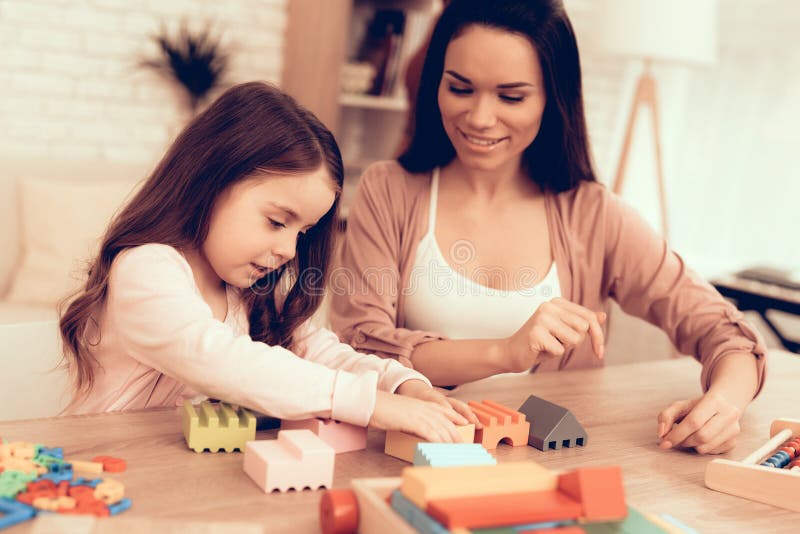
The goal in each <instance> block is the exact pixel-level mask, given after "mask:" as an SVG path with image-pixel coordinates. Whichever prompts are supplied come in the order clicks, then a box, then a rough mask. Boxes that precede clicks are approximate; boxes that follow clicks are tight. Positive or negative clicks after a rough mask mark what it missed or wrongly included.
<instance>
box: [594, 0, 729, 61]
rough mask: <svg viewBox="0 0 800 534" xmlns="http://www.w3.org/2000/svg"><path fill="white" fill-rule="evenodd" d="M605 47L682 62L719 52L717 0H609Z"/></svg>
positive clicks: (705, 58)
mask: <svg viewBox="0 0 800 534" xmlns="http://www.w3.org/2000/svg"><path fill="white" fill-rule="evenodd" d="M601 24H602V32H601V38H600V39H601V43H602V46H603V47H604V48H605V49H606V50H608V51H609V52H611V53H613V54H621V55H627V56H633V57H637V58H647V59H654V60H662V61H675V62H680V63H711V62H713V61H714V60H715V59H716V55H717V2H716V0H606V1H605V3H604V5H603V18H602V20H601Z"/></svg>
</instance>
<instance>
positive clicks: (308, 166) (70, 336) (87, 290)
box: [60, 82, 343, 399]
mask: <svg viewBox="0 0 800 534" xmlns="http://www.w3.org/2000/svg"><path fill="white" fill-rule="evenodd" d="M323 165H324V166H325V168H326V169H327V171H328V173H329V174H330V176H331V178H332V180H333V181H335V187H336V191H337V193H336V200H335V201H334V204H333V206H332V207H331V209H330V210H329V211H328V213H326V214H325V216H323V217H322V219H320V220H319V222H318V223H317V224H316V225H315V226H314V227H313V228H311V229H310V230H309V231H308V232H306V234H305V235H304V236H303V237H301V238H300V239H299V240H298V244H297V253H296V255H295V258H294V259H293V260H292V261H291V262H289V263H288V264H286V265H284V266H283V267H281V268H280V269H277V270H275V271H273V272H271V273H270V274H269V275H267V276H266V277H265V278H262V279H261V280H258V281H257V282H256V283H255V284H254V285H253V286H252V287H251V290H249V291H245V292H243V297H244V300H245V302H246V304H247V306H248V310H249V318H250V336H251V337H252V338H253V339H254V340H256V341H263V342H265V343H267V344H270V345H282V346H284V347H286V348H289V347H290V346H291V344H292V333H293V332H294V330H295V329H296V328H297V327H298V326H299V325H300V324H301V323H302V322H303V321H305V320H306V319H308V318H309V317H311V315H313V314H314V312H315V311H316V310H317V308H318V307H319V305H320V303H321V301H322V297H323V291H324V286H325V283H326V281H327V278H328V269H329V266H330V258H331V253H332V249H333V240H334V235H335V233H334V232H335V230H336V227H335V224H336V217H337V210H338V204H339V195H340V191H341V187H342V178H343V170H342V158H341V155H340V153H339V148H338V147H337V145H336V141H335V140H334V138H333V135H332V134H331V133H330V131H328V129H327V128H326V127H325V126H323V124H322V123H321V122H320V121H319V120H318V119H317V118H316V117H315V116H314V115H313V114H312V113H311V112H309V111H307V110H305V109H304V108H302V107H301V106H299V105H298V104H297V103H296V102H295V101H294V100H293V99H292V98H291V97H289V96H287V95H286V94H284V93H282V92H281V91H279V90H278V89H276V88H274V87H272V86H270V85H268V84H265V83H261V82H251V83H245V84H241V85H237V86H235V87H232V88H231V89H229V90H228V91H226V92H225V93H224V94H222V95H221V96H220V97H219V98H218V99H217V100H216V101H215V102H214V103H213V104H211V106H210V107H209V108H208V109H207V110H206V111H204V112H203V113H201V114H200V115H198V116H197V117H195V118H194V119H193V120H192V122H191V123H190V124H189V125H188V126H186V128H185V129H184V130H183V132H181V134H180V135H179V136H178V138H177V139H176V140H175V142H174V143H173V144H172V146H171V147H170V148H169V150H168V151H167V153H166V155H165V156H164V157H163V159H162V160H161V162H160V163H159V164H158V166H157V167H156V169H155V171H153V173H152V174H151V175H150V177H149V178H148V179H147V181H146V182H145V183H144V184H143V186H142V188H141V190H140V191H139V192H138V193H137V194H136V195H135V196H134V197H133V199H132V200H131V201H130V203H128V205H127V206H126V207H125V208H124V209H123V210H122V211H121V212H120V213H119V214H118V215H117V216H116V217H115V218H114V220H113V221H112V223H111V225H110V227H109V228H108V230H107V231H106V233H105V236H104V237H103V240H102V244H101V248H100V252H99V254H98V256H97V257H96V258H94V259H93V261H92V262H91V263H90V266H89V271H88V280H87V281H86V284H85V286H84V287H83V288H82V290H81V291H80V292H79V293H78V294H77V295H76V296H75V297H73V299H72V300H71V301H70V302H69V303H68V306H67V307H66V311H65V312H64V313H63V314H62V316H61V321H60V328H61V336H62V339H63V342H64V357H65V360H66V363H67V366H68V367H69V369H70V372H71V373H72V375H73V380H74V383H75V390H76V396H75V398H76V399H77V398H79V397H80V395H82V394H85V393H87V392H88V391H90V390H91V388H92V385H93V382H94V363H95V362H94V359H93V357H92V355H91V347H92V346H93V344H96V340H94V339H93V340H92V341H91V342H90V340H89V339H88V338H89V337H90V336H89V335H88V334H87V326H89V325H90V324H94V323H95V322H96V320H97V318H96V313H97V312H98V310H99V309H100V307H101V305H102V303H103V301H104V300H105V297H106V293H107V290H108V280H109V272H110V270H111V265H112V263H113V262H114V258H116V257H117V255H118V254H119V253H120V252H122V251H124V250H125V249H128V248H131V247H136V246H139V245H144V244H147V243H161V244H166V245H170V246H172V247H175V248H176V249H180V250H186V249H189V250H191V249H196V248H199V247H200V246H201V245H202V243H203V242H204V241H205V239H206V236H207V235H208V229H209V220H210V217H211V212H212V208H213V206H214V203H215V201H216V199H217V198H218V197H219V195H220V193H222V192H223V191H224V190H225V189H226V188H228V187H230V186H231V185H233V184H235V183H236V182H238V181H240V180H243V179H245V178H247V177H249V176H252V175H253V174H257V173H261V172H265V173H276V174H282V175H286V174H298V173H304V172H312V171H315V170H317V169H319V168H320V166H323ZM282 283H284V284H285V285H288V286H289V289H288V292H287V293H286V295H285V300H283V304H282V306H281V305H279V304H277V303H276V297H278V299H279V301H280V300H281V298H280V290H279V287H281V284H282ZM276 291H278V294H277V295H276ZM100 334H101V335H102V332H100ZM91 337H92V338H94V336H91Z"/></svg>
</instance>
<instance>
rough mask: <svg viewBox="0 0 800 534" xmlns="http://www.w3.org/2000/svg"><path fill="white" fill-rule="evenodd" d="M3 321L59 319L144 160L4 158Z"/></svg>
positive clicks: (0, 199)
mask: <svg viewBox="0 0 800 534" xmlns="http://www.w3.org/2000/svg"><path fill="white" fill-rule="evenodd" d="M0 162H1V163H0V324H7V323H21V322H34V321H42V320H52V319H55V318H56V307H57V303H58V302H59V301H60V300H62V299H63V298H64V297H66V296H67V295H69V294H70V293H71V292H72V291H73V290H74V289H76V288H77V287H78V284H79V283H80V280H81V278H82V277H83V276H84V273H85V268H86V264H87V263H86V262H87V260H88V259H89V258H90V257H91V256H92V254H93V253H94V252H95V251H96V249H97V247H98V245H99V239H100V237H101V236H102V234H103V231H104V230H105V228H106V226H107V224H108V222H109V220H110V219H111V217H112V216H113V214H114V213H115V212H116V211H117V210H118V208H119V207H120V206H121V205H122V204H123V203H124V201H125V200H126V198H129V196H130V195H131V193H132V191H133V190H134V189H135V187H136V185H137V183H139V182H140V181H141V180H142V179H143V178H145V177H146V176H147V173H148V172H149V170H150V169H149V167H148V166H146V165H136V164H126V163H108V162H97V161H92V162H80V161H53V160H40V159H32V158H31V159H6V158H3V159H0Z"/></svg>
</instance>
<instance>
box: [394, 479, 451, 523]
mask: <svg viewBox="0 0 800 534" xmlns="http://www.w3.org/2000/svg"><path fill="white" fill-rule="evenodd" d="M392 508H393V509H394V511H395V512H397V515H399V516H400V517H402V518H403V519H405V520H406V522H407V523H408V524H409V525H411V526H412V527H414V528H415V529H416V530H417V532H420V533H421V534H449V532H450V531H449V530H447V529H446V528H445V527H444V526H443V525H442V524H441V523H439V522H438V521H436V520H435V519H433V518H432V517H430V516H429V515H428V514H426V513H425V512H423V511H422V510H420V509H419V507H417V505H416V504H414V503H413V502H411V501H409V500H408V499H406V498H405V496H403V494H402V493H400V490H394V491H393V492H392Z"/></svg>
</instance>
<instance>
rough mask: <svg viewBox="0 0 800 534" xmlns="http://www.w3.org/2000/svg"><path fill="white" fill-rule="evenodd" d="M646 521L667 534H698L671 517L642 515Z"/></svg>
mask: <svg viewBox="0 0 800 534" xmlns="http://www.w3.org/2000/svg"><path fill="white" fill-rule="evenodd" d="M642 515H643V516H644V517H645V518H647V520H648V521H650V522H651V523H653V524H654V525H655V526H657V527H659V528H660V529H662V530H663V531H665V532H667V533H668V534H698V532H697V531H695V530H692V529H690V528H689V527H687V526H686V525H684V524H683V523H681V522H680V521H678V520H677V519H675V518H673V517H672V516H669V515H666V514H662V515H660V516H658V515H655V514H642Z"/></svg>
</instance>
